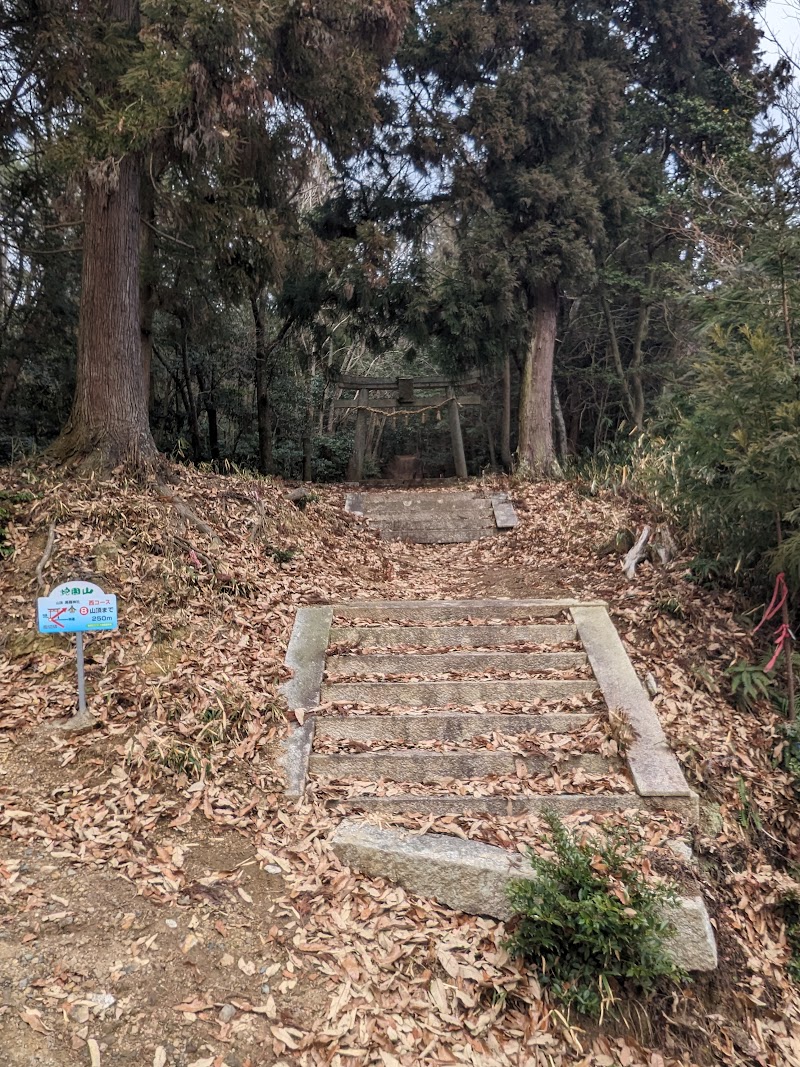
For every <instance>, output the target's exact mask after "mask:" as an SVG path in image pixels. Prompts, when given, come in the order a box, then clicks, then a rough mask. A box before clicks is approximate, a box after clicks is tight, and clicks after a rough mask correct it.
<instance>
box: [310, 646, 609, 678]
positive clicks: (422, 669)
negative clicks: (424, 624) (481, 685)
mask: <svg viewBox="0 0 800 1067" xmlns="http://www.w3.org/2000/svg"><path fill="white" fill-rule="evenodd" d="M588 662H589V659H588V657H587V656H586V654H585V653H584V652H445V653H443V654H442V655H439V656H425V655H420V654H419V653H410V654H401V655H385V656H381V655H374V656H329V657H328V659H327V661H326V663H325V670H326V671H327V672H328V677H330V678H344V677H347V675H351V674H413V675H415V676H417V677H419V676H421V675H431V674H446V673H451V674H455V673H459V674H474V673H476V672H479V671H504V672H506V673H509V674H510V673H519V674H530V673H531V672H533V671H552V670H572V669H575V668H577V667H585V666H586V665H587V664H588Z"/></svg>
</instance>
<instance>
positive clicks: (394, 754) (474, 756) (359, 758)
mask: <svg viewBox="0 0 800 1067" xmlns="http://www.w3.org/2000/svg"><path fill="white" fill-rule="evenodd" d="M519 764H523V765H524V766H525V769H526V770H527V772H528V774H530V775H534V774H552V773H553V772H554V771H558V770H573V769H575V768H578V767H580V768H581V769H582V770H584V771H585V772H586V773H587V774H608V773H609V772H610V771H613V770H617V769H619V766H620V764H619V761H616V760H611V759H607V758H606V757H605V756H598V755H595V754H594V753H589V754H586V755H578V756H570V757H568V758H567V759H565V760H564V759H562V760H560V761H557V760H556V759H555V757H554V756H517V755H515V754H514V753H513V752H486V751H481V750H480V749H476V750H471V749H470V750H467V751H462V752H430V751H420V750H416V751H415V750H414V749H393V750H391V751H389V752H335V753H331V754H325V755H319V754H315V753H313V752H312V754H311V757H310V759H309V761H308V771H309V774H314V775H316V776H317V777H318V778H337V779H344V778H351V779H354V780H355V781H358V782H376V781H378V780H379V779H381V778H383V779H386V780H389V781H393V782H440V781H442V779H447V778H451V779H452V778H459V779H461V780H466V779H470V778H483V777H485V776H486V775H488V774H504V775H513V774H516V772H517V767H518V766H519Z"/></svg>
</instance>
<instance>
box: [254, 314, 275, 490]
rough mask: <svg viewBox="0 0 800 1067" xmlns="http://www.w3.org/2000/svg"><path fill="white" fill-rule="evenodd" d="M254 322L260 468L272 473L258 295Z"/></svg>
mask: <svg viewBox="0 0 800 1067" xmlns="http://www.w3.org/2000/svg"><path fill="white" fill-rule="evenodd" d="M250 307H251V308H252V310H253V323H254V324H255V328H256V423H257V425H258V469H259V470H260V471H261V473H262V474H271V473H272V410H271V408H270V403H269V373H268V369H267V339H266V335H265V333H264V319H263V316H262V315H261V308H260V306H259V303H258V296H251V297H250Z"/></svg>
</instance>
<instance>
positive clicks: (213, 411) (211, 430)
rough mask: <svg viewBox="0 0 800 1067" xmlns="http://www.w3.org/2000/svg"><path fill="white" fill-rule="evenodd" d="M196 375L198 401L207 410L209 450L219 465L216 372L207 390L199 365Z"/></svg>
mask: <svg viewBox="0 0 800 1067" xmlns="http://www.w3.org/2000/svg"><path fill="white" fill-rule="evenodd" d="M194 373H195V376H196V377H197V384H198V386H199V387H200V396H199V397H198V400H199V401H200V402H201V404H202V405H203V407H204V408H205V412H206V418H207V420H208V450H209V452H210V453H211V460H212V462H213V463H215V464H218V463H219V459H220V453H219V430H218V428H217V405H216V401H215V400H214V371H213V369H212V371H211V384H210V386H209V387H208V388H206V379H205V375H204V374H203V370H202V368H201V367H200V365H199V364H198V365H196V366H195V368H194Z"/></svg>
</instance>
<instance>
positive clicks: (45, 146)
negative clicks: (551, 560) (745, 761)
mask: <svg viewBox="0 0 800 1067" xmlns="http://www.w3.org/2000/svg"><path fill="white" fill-rule="evenodd" d="M756 11H757V5H750V4H741V3H729V2H727V0H680V3H677V4H676V3H669V4H667V3H664V2H662V0H646V2H639V0H633V2H631V3H626V4H619V3H606V2H605V0H580V2H578V3H567V2H565V0H538V2H536V3H530V2H528V0H524V2H523V0H493V2H483V3H481V2H477V0H428V2H420V3H417V4H414V5H411V4H408V3H406V2H405V0H388V2H382V3H379V2H377V0H372V2H368V3H356V2H354V0H325V2H323V3H321V4H315V5H310V4H305V3H294V2H286V0H270V2H268V3H263V2H260V0H259V2H256V0H245V2H243V3H237V4H231V3H228V2H223V3H221V4H217V5H213V6H211V5H208V4H206V3H204V2H203V0H182V2H180V3H178V4H169V5H165V4H162V3H160V2H149V0H95V2H93V3H89V4H86V5H82V6H81V7H80V9H79V10H77V9H73V8H72V6H71V5H68V4H64V3H60V2H54V3H51V4H47V5H40V4H38V3H30V2H28V0H11V2H9V3H6V4H5V5H4V6H3V11H2V16H0V63H1V66H0V79H1V80H2V87H3V92H2V101H0V197H2V219H3V222H2V238H1V240H2V244H0V289H2V317H1V319H0V322H1V323H2V325H1V327H0V449H1V450H2V455H3V457H4V458H5V459H12V458H15V457H18V456H20V455H24V454H28V453H29V452H31V451H33V450H38V449H42V448H44V447H50V448H51V450H52V454H53V455H54V456H55V457H57V458H59V459H60V460H65V461H70V462H72V461H75V462H77V463H78V464H79V465H81V466H87V465H88V466H89V467H92V466H98V465H99V466H103V465H109V464H110V465H112V466H113V465H115V464H117V463H120V462H123V463H125V464H128V465H131V466H133V467H137V466H138V467H145V468H150V467H152V465H153V464H154V463H156V462H157V457H158V455H159V453H166V454H169V455H171V456H173V457H176V458H180V459H183V460H186V461H189V462H193V463H195V464H199V463H204V462H210V463H213V464H214V465H215V466H216V467H217V468H218V469H219V470H221V471H224V470H225V469H228V468H229V467H230V466H231V465H235V466H238V467H242V468H254V469H258V470H260V471H261V472H262V473H265V474H268V473H272V474H279V475H282V476H284V477H288V478H301V477H302V478H316V479H320V480H326V479H333V480H335V479H341V478H342V477H344V475H345V472H346V469H347V463H348V458H349V456H350V452H351V448H352V442H353V434H354V429H355V419H354V414H353V411H352V408H348V407H346V406H343V405H342V404H341V403H339V404H338V405H337V401H340V400H341V398H342V397H345V398H348V397H349V398H351V399H352V396H353V394H352V392H349V393H348V392H347V390H346V389H344V388H343V386H342V379H343V376H344V377H345V378H346V377H347V376H351V377H352V376H353V375H359V374H360V375H362V376H363V375H371V376H372V377H376V376H377V377H379V378H385V379H395V378H397V377H414V376H417V377H419V376H425V375H428V376H430V375H431V374H434V375H435V374H439V375H445V376H449V377H450V378H451V379H452V380H453V381H454V383H457V382H458V380H459V379H461V378H463V377H465V376H468V375H477V376H479V379H480V382H479V386H478V387H477V388H478V391H479V394H480V399H481V401H482V402H481V404H480V405H473V406H471V407H469V408H464V409H463V410H462V412H461V415H462V423H463V431H464V437H465V448H466V457H467V464H468V469H469V471H470V473H473V474H478V473H480V472H481V471H483V470H486V469H492V468H505V469H507V470H512V469H513V470H515V471H516V472H517V474H518V475H520V476H526V475H528V474H534V475H536V474H545V475H548V474H553V473H556V472H557V470H558V469H559V467H561V468H563V467H565V466H569V465H570V464H574V463H577V462H584V461H585V460H586V457H591V456H594V457H597V455H598V454H599V453H601V452H602V453H603V454H606V455H608V454H613V455H620V456H623V453H624V454H627V453H628V452H629V451H630V450H631V449H633V450H634V451H636V453H637V455H639V456H641V455H642V454H643V453H644V451H646V450H649V452H648V455H649V464H650V467H649V471H650V475H651V476H652V477H654V478H655V479H656V481H657V482H658V487H657V488H658V491H659V492H660V494H661V498H662V500H663V501H664V502H666V501H668V500H671V501H672V504H671V505H670V506H673V507H675V508H677V509H678V510H682V511H683V512H684V513H685V515H686V516H687V519H688V521H690V522H691V523H694V524H695V526H696V528H697V530H702V531H705V534H704V535H707V536H708V537H709V538H710V540H709V546H710V547H711V548H714V551H718V550H719V545H718V544H717V542H718V541H719V536H720V535H719V531H720V530H722V529H727V528H728V526H732V527H736V525H737V523H739V521H740V518H741V513H742V512H741V509H742V508H747V507H751V506H753V507H756V508H757V509H760V510H759V514H764V515H765V516H767V518H766V519H765V520H764V521H765V523H766V524H767V525H768V526H769V527H770V529H773V528H774V526H775V510H776V508H777V511H778V512H779V513H780V521H781V522H783V523H784V525H786V526H787V531H788V533H789V534H791V531H792V529H793V521H794V520H793V518H792V517H791V515H792V509H793V508H794V507H795V506H796V502H795V500H794V498H793V497H792V493H791V491H787V492H785V493H780V494H778V496H777V497H775V495H774V494H773V497H774V498H770V501H768V502H767V503H766V504H764V502H763V501H760V502H758V501H757V502H756V503H755V504H753V502H752V501H749V502H748V501H746V500H742V499H740V498H741V492H740V490H741V486H742V485H743V484H744V483H743V480H742V477H743V476H742V473H741V470H740V468H739V465H740V464H741V463H742V462H745V463H746V462H749V460H748V457H750V459H752V454H751V453H752V447H751V446H752V442H750V439H749V438H748V443H747V444H746V445H745V444H742V445H741V448H742V449H743V450H744V455H743V456H738V455H736V456H734V455H733V454H732V452H731V447H730V446H729V443H728V442H726V441H724V440H723V441H720V439H719V438H718V437H716V438H715V437H714V434H715V433H716V432H717V431H714V433H712V434H711V437H712V438H713V439H714V440H717V444H718V451H719V449H721V453H722V454H717V452H714V451H713V450H711V451H712V452H713V454H709V455H704V454H702V449H701V447H700V445H699V442H701V441H703V440H707V439H708V438H709V435H708V433H707V430H708V426H707V422H704V421H703V420H704V419H707V417H708V413H707V414H706V415H705V416H704V415H703V409H702V404H699V405H698V404H696V403H695V402H694V399H693V397H695V398H696V397H697V396H702V395H703V389H704V388H705V386H704V385H703V383H704V382H706V381H707V378H706V377H704V376H708V375H717V376H718V381H717V386H716V387H715V390H714V395H715V414H718V413H719V410H720V404H721V403H722V401H723V400H725V398H726V397H727V393H726V390H728V391H729V392H730V397H729V399H730V406H731V410H732V411H733V412H735V410H736V409H737V405H739V406H741V397H740V396H739V392H737V390H740V386H739V385H737V382H740V381H741V380H743V379H746V380H747V381H748V382H749V384H750V386H752V387H753V388H759V389H763V390H765V391H767V392H769V391H770V390H772V391H773V392H775V391H777V392H778V393H780V394H781V396H784V398H785V395H786V394H785V388H787V386H786V380H790V381H791V383H792V384H791V386H790V387H788V388H790V391H791V390H794V389H795V388H796V386H795V385H794V384H793V383H794V365H795V338H796V337H797V335H798V328H797V323H796V312H795V308H796V305H797V284H798V282H797V277H798V270H797V266H798V263H797V260H798V255H799V254H800V250H799V249H798V245H797V239H796V221H797V205H798V171H797V166H798V160H797V153H796V140H797V126H796V118H795V115H796V109H795V108H794V103H795V101H794V97H793V93H794V87H793V86H794V82H793V74H794V70H793V67H792V63H791V61H789V60H784V61H782V62H779V63H778V64H777V65H772V66H771V65H770V64H768V63H766V62H765V61H764V59H763V56H762V53H761V51H760V49H761V41H760V34H759V31H758V29H757V26H756V23H755V21H754V15H755V12H756ZM743 360H745V361H750V362H752V361H753V360H755V361H756V363H755V365H756V366H759V367H761V368H762V371H761V372H760V373H759V375H758V379H757V382H755V383H754V382H752V381H751V380H750V378H749V374H750V371H746V370H745V369H744V367H743V363H742V361H743ZM748 365H749V364H748ZM720 376H721V378H720ZM720 383H722V384H720ZM792 395H794V394H793V393H792ZM765 403H766V404H767V407H768V409H769V410H770V412H771V413H772V414H771V415H770V420H767V421H768V423H769V425H772V421H773V414H774V405H772V402H771V401H765ZM793 403H794V401H792V404H793ZM774 418H775V420H777V422H778V423H780V426H781V427H782V429H781V430H780V433H781V435H782V436H781V442H782V444H781V448H782V449H783V452H784V453H786V450H787V449H789V448H791V447H794V442H795V437H794V435H795V427H796V422H795V420H796V412H795V410H794V407H791V408H790V409H786V410H783V409H782V414H780V415H777V414H775V415H774ZM734 424H735V425H734ZM725 425H728V426H733V429H732V430H731V433H733V432H734V430H735V431H736V433H739V436H740V437H742V435H743V434H744V433H745V430H744V429H743V427H742V426H740V425H739V424H738V422H737V416H736V415H735V413H734V414H732V415H731V416H730V419H728V421H727V422H726V423H725ZM737 427H738V428H737ZM764 427H765V421H764V419H763V418H762V419H759V420H758V425H757V426H754V427H753V428H752V429H751V430H749V431H747V433H750V434H754V433H757V432H759V431H760V430H763V429H764ZM775 432H778V431H777V430H775ZM731 440H738V438H735V437H734V438H731ZM742 440H744V438H743V437H742ZM761 444H762V445H764V447H765V448H767V445H766V444H764V442H762V443H761ZM753 447H754V446H753ZM759 447H760V446H759ZM408 453H414V454H415V453H420V455H421V456H422V462H423V467H424V469H425V472H426V473H427V474H429V475H432V476H437V475H447V474H451V473H452V458H451V456H450V451H449V440H448V433H447V420H446V418H445V419H443V418H442V413H441V411H440V410H438V409H437V408H436V405H431V410H430V411H429V412H425V413H423V414H422V415H420V416H403V417H399V418H398V417H393V416H392V413H389V414H387V415H381V414H380V412H378V411H376V412H373V413H371V414H370V420H369V426H368V428H367V433H366V471H367V473H368V474H371V475H380V474H381V472H382V471H384V470H385V469H386V464H387V463H388V462H389V461H390V460H391V457H392V456H393V455H396V454H408ZM787 454H788V453H787ZM623 458H624V457H623ZM595 462H596V460H595ZM776 462H777V461H776ZM684 468H686V469H685V470H684ZM668 469H669V471H670V472H671V473H670V475H669V476H667V474H666V473H665V472H666V471H667V470H668ZM734 469H735V470H737V472H738V473H737V474H736V478H735V485H736V487H737V490H736V492H735V493H733V496H734V497H735V498H736V501H734V502H733V503H732V504H731V507H732V508H733V511H730V512H729V513H727V518H723V517H722V516H721V515H720V514H718V513H716V512H715V514H714V516H713V519H709V517H708V515H706V513H705V512H704V510H703V508H704V507H705V505H704V503H703V500H704V499H705V496H707V495H708V494H707V493H706V494H705V495H704V494H703V493H701V492H700V490H701V488H702V487H704V486H705V487H706V488H708V487H709V486H712V487H714V488H713V492H712V493H711V496H713V497H715V498H716V499H717V500H718V499H719V498H720V494H719V492H718V490H719V489H720V485H721V484H722V483H724V484H727V482H726V479H727V480H728V481H730V479H731V478H732V477H733V475H732V471H733V470H734ZM678 470H681V471H683V475H682V476H681V477H680V478H679V477H678V476H677V474H676V471H678ZM654 472H655V473H654ZM659 472H661V473H660V474H659ZM751 473H752V482H753V485H754V486H755V487H756V488H754V489H753V493H754V494H755V495H758V490H757V487H758V486H759V485H763V484H764V481H765V480H764V478H763V477H762V473H763V472H762V471H761V468H758V470H755V471H753V472H751ZM662 475H663V479H662V480H661V481H658V480H659V477H661V476H662ZM748 477H749V476H748ZM689 487H691V489H690V488H689ZM676 494H677V496H676ZM682 494H683V495H682ZM723 495H724V494H723ZM778 497H779V499H778ZM701 498H702V499H701ZM762 505H763V506H762ZM736 508H739V509H740V510H739V511H738V512H737V511H736ZM703 516H705V517H703ZM713 529H717V534H716V535H715V534H713V532H712V530H713ZM715 537H716V540H715ZM771 537H772V535H771V534H770V535H769V536H767V534H766V532H765V533H764V538H765V540H764V544H763V545H761V548H760V549H759V551H761V549H763V551H768V549H769V547H770V545H771ZM726 540H727V541H731V538H729V537H726ZM733 540H734V541H735V538H733ZM790 540H791V538H790ZM715 546H716V547H715ZM738 552H739V549H738V548H737V549H736V551H735V552H734V553H733V555H734V556H736V554H737V553H738ZM796 554H798V555H800V552H798V553H796ZM790 562H791V559H789V560H788V563H790ZM788 563H787V565H788Z"/></svg>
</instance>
